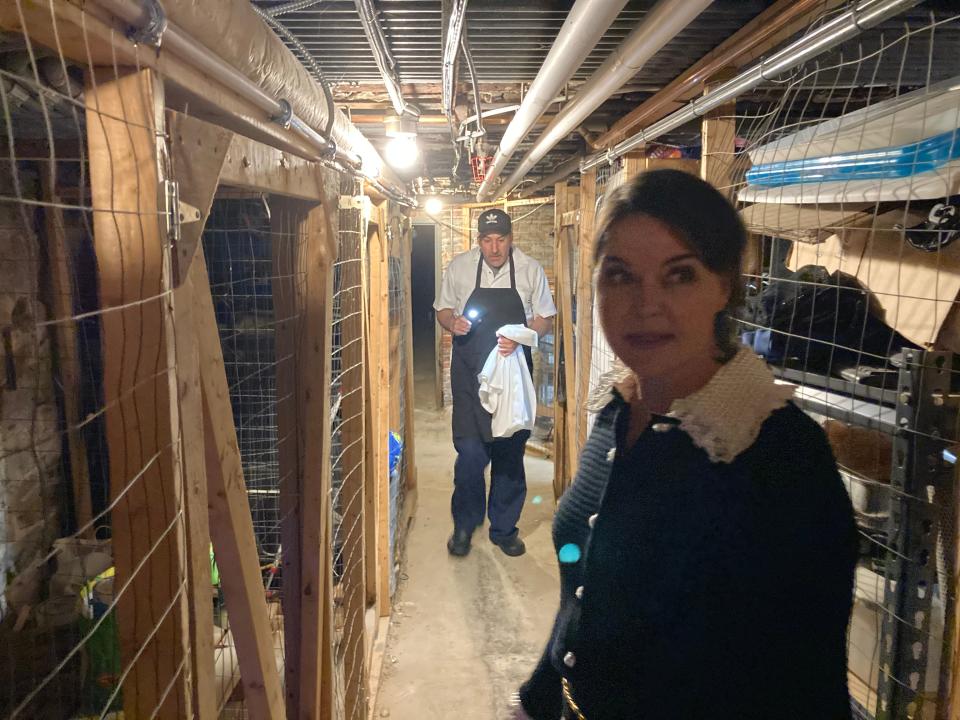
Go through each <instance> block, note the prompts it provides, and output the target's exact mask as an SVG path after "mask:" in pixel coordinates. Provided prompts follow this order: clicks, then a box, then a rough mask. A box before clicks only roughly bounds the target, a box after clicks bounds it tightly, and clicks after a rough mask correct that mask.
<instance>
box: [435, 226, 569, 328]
mask: <svg viewBox="0 0 960 720" xmlns="http://www.w3.org/2000/svg"><path fill="white" fill-rule="evenodd" d="M478 262H480V248H479V247H476V246H474V247H473V248H472V249H471V250H468V251H467V252H465V253H461V254H459V255H457V256H456V257H455V258H453V260H451V261H450V265H448V266H447V270H446V272H445V273H444V274H443V282H442V283H441V284H440V295H439V296H438V297H437V300H436V302H434V304H433V309H434V310H445V309H451V310H453V311H454V312H456V313H457V314H458V315H462V314H463V307H464V305H466V304H467V299H468V298H469V297H470V294H471V293H472V292H473V290H474V288H475V287H476V285H477V263H478ZM513 267H514V275H515V277H516V282H517V293H519V295H520V299H521V300H522V301H523V309H524V312H526V314H527V322H529V321H530V320H532V319H533V316H534V315H539V316H540V317H542V318H549V317H553V316H554V315H556V314H557V306H556V305H554V304H553V297H551V295H550V285H549V284H548V283H547V275H546V273H544V271H543V267H541V265H540V263H538V262H537V261H536V260H534V259H533V258H532V257H530V256H529V255H527V254H526V253H524V252H523V251H522V250H520V249H519V248H518V247H517V246H516V245H514V247H513ZM480 287H482V288H508V287H510V261H509V260H508V261H507V262H505V263H504V264H503V265H502V266H501V267H500V268H499V269H497V270H494V269H493V268H491V267H490V266H489V265H487V264H486V263H483V269H482V270H481V271H480Z"/></svg>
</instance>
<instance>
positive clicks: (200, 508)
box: [167, 113, 230, 718]
mask: <svg viewBox="0 0 960 720" xmlns="http://www.w3.org/2000/svg"><path fill="white" fill-rule="evenodd" d="M167 125H168V128H169V134H170V138H171V141H170V150H171V158H170V159H171V168H172V179H173V180H175V181H176V182H177V183H178V184H179V188H180V198H181V199H182V200H184V201H185V202H188V203H190V204H191V205H194V206H195V207H197V208H199V209H200V210H201V219H200V220H199V221H197V222H194V223H189V224H187V225H183V226H181V232H180V238H181V243H180V245H179V246H178V247H176V248H174V252H173V255H174V259H175V262H174V275H175V277H176V281H177V283H178V285H179V287H177V288H176V289H175V290H174V295H173V319H174V322H173V328H174V337H175V340H176V348H177V377H178V380H179V383H178V388H179V396H178V401H179V403H180V437H181V453H182V458H183V464H184V485H185V487H184V498H185V499H186V515H185V517H186V526H187V527H186V530H187V532H186V542H187V561H188V565H187V572H188V578H189V586H188V606H189V613H190V643H191V649H192V652H191V656H190V665H191V673H192V679H193V687H192V692H193V702H194V707H195V708H196V711H197V715H198V717H201V718H208V717H210V718H212V717H215V716H216V714H217V703H218V697H219V696H218V694H217V679H216V676H215V660H214V648H213V640H214V625H213V616H212V613H211V606H210V598H211V595H210V592H211V578H210V520H209V514H208V509H207V508H208V498H207V474H206V452H205V447H204V438H203V432H204V430H203V395H202V386H201V380H200V351H199V347H198V344H197V328H196V326H195V318H194V312H195V311H194V289H193V283H192V282H190V280H189V274H188V273H189V269H190V265H191V264H192V263H193V259H194V256H195V254H196V249H197V247H198V245H199V242H200V237H201V235H202V234H203V229H204V226H205V225H206V222H207V219H208V218H209V216H210V206H211V203H212V202H213V196H214V194H215V193H216V189H217V182H218V176H219V173H220V168H221V166H222V165H223V156H224V155H225V154H226V148H227V143H228V142H229V135H230V133H228V132H226V131H224V130H222V129H220V128H216V127H214V126H211V125H208V124H206V123H203V122H201V121H199V120H196V119H195V118H191V117H187V116H184V115H179V114H177V113H167Z"/></svg>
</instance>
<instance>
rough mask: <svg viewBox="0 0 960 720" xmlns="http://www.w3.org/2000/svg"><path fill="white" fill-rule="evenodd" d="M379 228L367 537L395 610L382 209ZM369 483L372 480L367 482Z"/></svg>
mask: <svg viewBox="0 0 960 720" xmlns="http://www.w3.org/2000/svg"><path fill="white" fill-rule="evenodd" d="M380 215H381V225H380V227H376V228H371V233H370V234H369V236H368V243H369V258H370V319H369V325H368V327H369V328H370V334H369V336H368V337H369V343H368V348H369V351H368V358H367V367H368V368H369V376H368V377H369V378H370V380H369V382H370V385H369V387H370V392H369V394H368V397H369V398H370V406H369V407H370V410H371V412H370V417H371V425H372V427H373V434H372V436H371V437H369V438H368V442H369V443H370V445H371V446H372V448H373V454H372V458H373V463H372V467H371V468H370V472H372V474H373V475H372V485H373V487H374V488H375V493H376V502H377V512H376V518H377V524H376V535H375V536H374V537H373V538H370V537H369V536H368V538H367V539H368V541H369V540H371V539H372V540H373V541H374V547H375V548H376V551H377V612H378V614H379V616H380V617H386V616H388V615H389V614H390V572H391V569H392V567H393V558H391V557H390V459H389V453H388V451H387V438H388V437H389V433H390V429H391V428H390V396H391V394H392V390H391V385H390V378H391V367H392V366H393V365H394V364H395V359H394V358H392V357H391V355H390V269H389V261H390V260H389V259H390V250H389V248H388V247H387V241H386V232H385V231H383V230H381V227H383V222H382V212H381V213H380ZM368 487H370V484H368Z"/></svg>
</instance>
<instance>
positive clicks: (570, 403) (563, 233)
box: [554, 183, 580, 499]
mask: <svg viewBox="0 0 960 720" xmlns="http://www.w3.org/2000/svg"><path fill="white" fill-rule="evenodd" d="M554 197H556V198H557V199H558V200H557V202H558V203H559V202H560V198H561V197H562V199H563V205H562V206H559V205H558V208H557V210H558V212H559V211H560V210H563V215H568V214H569V213H570V212H574V213H575V212H577V211H575V210H574V211H569V210H566V209H565V208H567V207H569V206H570V205H571V204H572V203H573V190H572V189H571V188H568V187H567V185H566V183H557V185H556V186H555V189H554ZM561 222H562V221H561ZM572 232H573V228H572V227H570V226H567V227H563V226H562V225H561V227H558V228H557V229H556V248H557V252H556V259H555V265H556V274H557V280H556V287H557V296H558V298H557V299H558V300H559V304H558V310H559V312H558V316H559V317H558V319H557V321H556V322H557V325H558V327H555V329H554V335H555V336H556V337H558V338H559V339H560V343H559V345H560V346H561V347H562V353H563V357H564V358H565V361H564V365H565V367H564V373H563V377H562V379H563V387H564V397H565V402H564V404H563V407H562V408H560V414H561V415H562V416H563V427H562V432H563V433H564V437H563V439H562V442H561V446H562V448H563V455H562V456H560V455H559V451H558V457H562V462H561V465H562V468H563V475H562V476H561V478H559V479H560V480H561V482H560V483H559V484H558V486H557V489H558V490H559V493H560V494H562V493H563V492H564V491H565V490H566V488H567V487H569V484H570V482H572V481H573V477H574V475H576V472H577V466H578V464H579V454H578V453H577V421H576V416H577V415H578V414H579V413H580V410H579V408H578V405H577V402H576V400H577V383H576V347H575V344H574V329H573V273H572V272H571V268H570V250H571V248H570V241H571V233H572ZM559 365H560V363H559V362H557V366H558V367H559ZM555 387H556V386H555ZM557 392H559V388H558V390H557ZM555 434H558V433H555ZM557 498H558V499H559V495H557Z"/></svg>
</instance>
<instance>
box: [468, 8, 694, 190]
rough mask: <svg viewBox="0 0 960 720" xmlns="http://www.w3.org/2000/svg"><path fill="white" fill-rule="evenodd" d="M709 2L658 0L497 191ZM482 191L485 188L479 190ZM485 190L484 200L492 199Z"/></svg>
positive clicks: (521, 173)
mask: <svg viewBox="0 0 960 720" xmlns="http://www.w3.org/2000/svg"><path fill="white" fill-rule="evenodd" d="M710 2H711V0H660V2H658V3H657V4H656V5H655V6H654V7H653V8H652V9H651V10H650V12H648V13H647V14H646V16H645V17H644V19H643V22H642V23H641V24H640V25H639V26H638V27H636V28H635V29H634V30H633V31H632V32H631V33H630V34H629V35H628V36H627V37H626V39H625V40H624V41H623V42H622V43H621V44H620V45H619V47H617V49H616V50H614V51H613V53H612V54H611V55H610V57H608V58H607V59H606V60H605V61H604V63H603V65H601V66H600V67H599V68H597V70H596V72H594V73H593V75H591V76H590V78H589V79H588V80H587V81H586V82H585V83H584V84H583V85H581V86H580V88H579V89H578V90H577V94H576V95H575V96H574V97H573V99H572V100H571V101H570V102H568V103H567V104H566V105H564V107H563V109H562V110H561V111H560V112H559V113H558V114H557V116H556V117H555V118H554V119H553V121H552V122H551V123H550V124H549V125H548V126H547V127H546V129H545V130H544V131H543V133H541V135H540V137H538V138H537V140H536V142H535V143H534V145H533V147H532V148H531V149H530V150H528V151H527V154H526V155H525V156H524V158H523V160H521V161H520V164H519V165H518V166H517V167H516V168H515V169H514V171H513V173H512V174H511V175H510V177H509V178H507V180H506V181H505V182H504V183H503V186H502V187H501V188H500V190H501V191H502V193H501V194H503V195H506V194H507V193H509V192H510V191H511V190H513V188H515V187H516V186H517V185H519V184H520V181H521V180H523V178H524V177H526V175H527V173H529V172H530V171H531V170H532V169H533V168H534V166H536V164H537V163H538V162H540V160H542V159H543V156H544V155H546V154H547V153H548V152H549V151H550V150H551V149H552V148H553V146H554V145H556V144H557V143H558V142H560V141H561V140H563V139H564V138H565V137H566V136H567V135H569V134H570V133H571V132H573V131H574V130H576V128H577V126H579V125H580V123H582V122H583V121H584V120H586V119H587V117H588V116H589V115H590V114H591V113H592V112H593V111H594V110H596V109H597V108H598V107H600V105H602V104H603V102H604V101H605V100H607V99H608V98H609V97H610V96H611V95H612V94H613V93H614V92H616V91H617V90H618V89H619V88H620V87H622V86H623V85H626V84H627V83H628V82H629V81H630V80H632V79H633V77H634V76H636V74H637V73H638V72H639V71H640V68H642V67H643V65H644V64H645V63H646V62H647V61H648V60H649V59H650V58H652V57H653V56H654V55H656V54H657V53H658V52H659V51H660V50H661V49H663V47H664V46H665V45H666V44H667V43H669V42H670V41H671V40H672V39H673V38H674V37H675V36H676V35H677V34H678V33H679V32H680V31H682V30H683V29H684V28H685V27H686V26H687V25H689V24H690V23H691V22H693V20H694V19H696V17H697V16H698V15H700V13H702V12H703V11H704V10H706V8H707V6H708V5H710ZM481 190H482V191H483V190H484V188H482V187H481ZM493 194H494V193H493V190H492V188H491V187H488V188H486V192H485V193H484V197H483V198H482V199H483V200H488V199H490V198H491V197H492V196H493Z"/></svg>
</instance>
